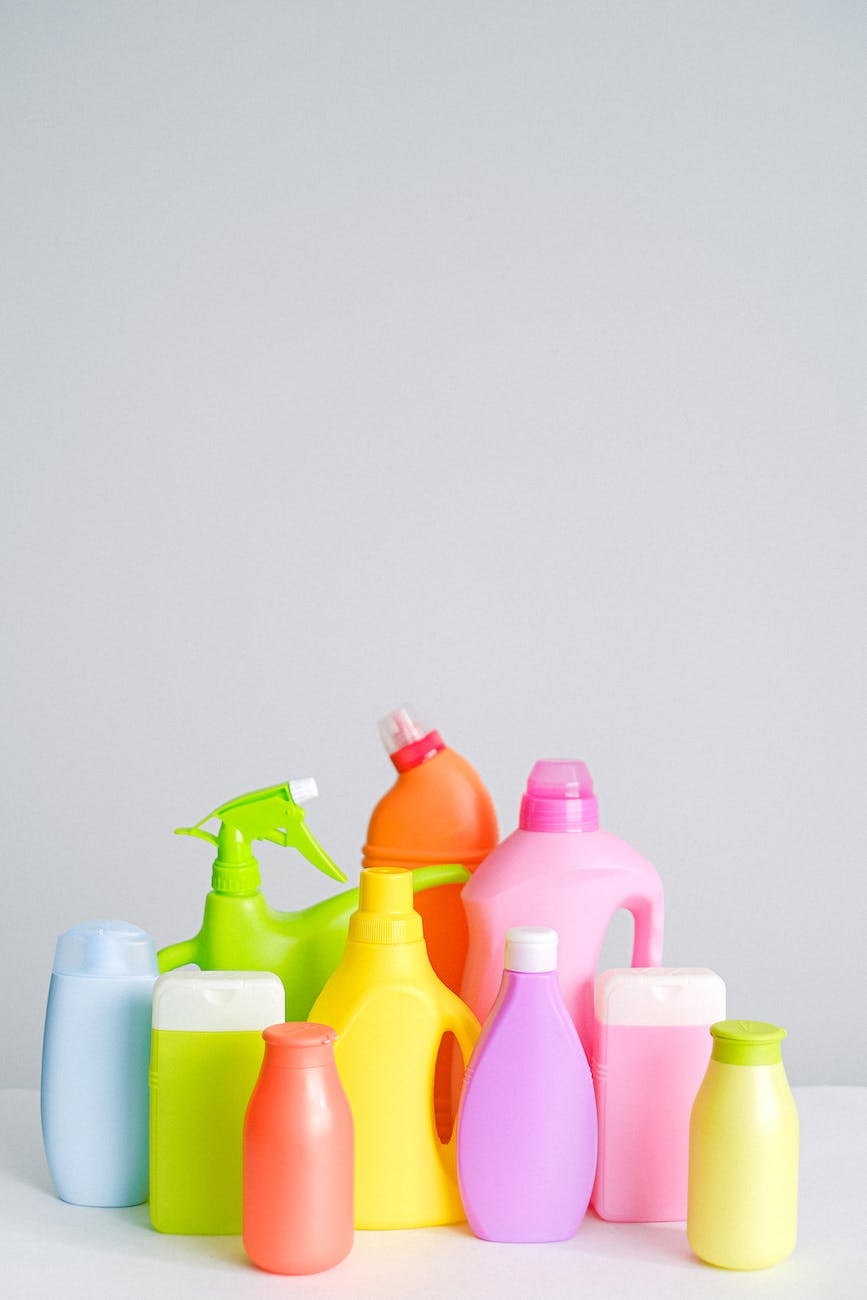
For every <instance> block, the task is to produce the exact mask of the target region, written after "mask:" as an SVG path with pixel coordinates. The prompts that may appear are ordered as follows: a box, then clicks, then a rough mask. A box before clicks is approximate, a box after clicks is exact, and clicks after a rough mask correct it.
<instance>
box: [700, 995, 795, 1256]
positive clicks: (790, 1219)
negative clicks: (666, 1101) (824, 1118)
mask: <svg viewBox="0 0 867 1300" xmlns="http://www.w3.org/2000/svg"><path fill="white" fill-rule="evenodd" d="M710 1032H711V1034H712V1036H713V1050H712V1052H711V1059H710V1062H709V1064H708V1067H707V1073H706V1074H705V1077H704V1079H703V1081H702V1084H701V1087H700V1088H699V1090H698V1095H697V1096H696V1099H695V1102H694V1104H693V1107H692V1115H691V1117H690V1124H689V1194H688V1207H687V1216H686V1233H687V1237H688V1239H689V1244H690V1246H691V1247H692V1249H693V1250H694V1251H695V1253H696V1255H698V1257H699V1259H703V1260H704V1261H705V1262H706V1263H708V1264H715V1265H716V1266H717V1268H733V1269H753V1268H768V1267H769V1266H770V1265H771V1264H778V1263H779V1262H780V1260H783V1259H785V1258H786V1256H787V1255H790V1254H791V1253H792V1251H793V1250H794V1249H795V1239H796V1236H797V1230H798V1112H797V1109H796V1107H795V1099H794V1097H793V1096H792V1093H791V1089H790V1088H789V1082H788V1079H787V1078H786V1071H785V1068H784V1066H783V1058H782V1054H781V1052H780V1040H781V1039H783V1038H784V1037H785V1033H786V1031H785V1030H784V1029H779V1028H778V1027H777V1026H776V1025H768V1024H764V1023H763V1022H760V1021H756V1020H723V1021H720V1022H719V1023H718V1024H715V1025H712V1026H711V1031H710Z"/></svg>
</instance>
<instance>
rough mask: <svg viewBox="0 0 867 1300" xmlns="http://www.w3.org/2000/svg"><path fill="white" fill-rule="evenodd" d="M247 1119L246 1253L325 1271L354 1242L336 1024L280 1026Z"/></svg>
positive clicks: (271, 1036)
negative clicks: (336, 1049) (338, 1068)
mask: <svg viewBox="0 0 867 1300" xmlns="http://www.w3.org/2000/svg"><path fill="white" fill-rule="evenodd" d="M262 1037H263V1038H264V1039H265V1059H264V1060H263V1062H262V1071H261V1073H260V1075H259V1079H258V1082H257V1083H256V1087H255V1088H254V1090H253V1095H252V1097H251V1098H250V1104H249V1106H248V1107H247V1116H246V1119H245V1120H244V1247H245V1249H246V1251H247V1254H248V1255H249V1256H250V1258H251V1259H252V1261H253V1263H254V1264H256V1265H258V1267H259V1268H264V1269H266V1270H267V1271H268V1272H269V1273H318V1272H321V1271H322V1270H323V1269H326V1268H333V1266H334V1265H335V1264H339V1263H340V1261H341V1260H342V1259H344V1258H345V1257H346V1256H347V1255H348V1254H349V1252H350V1250H351V1249H352V1242H353V1238H354V1208H353V1183H354V1160H355V1155H354V1144H353V1127H352V1111H351V1110H350V1108H349V1102H348V1101H347V1099H346V1093H345V1092H344V1091H343V1088H342V1086H341V1083H340V1078H339V1076H338V1073H337V1067H336V1065H335V1063H334V1040H335V1037H336V1035H335V1033H334V1030H333V1029H331V1028H329V1027H328V1026H327V1025H316V1024H287V1025H271V1026H270V1028H268V1029H266V1030H265V1032H264V1034H263V1035H262Z"/></svg>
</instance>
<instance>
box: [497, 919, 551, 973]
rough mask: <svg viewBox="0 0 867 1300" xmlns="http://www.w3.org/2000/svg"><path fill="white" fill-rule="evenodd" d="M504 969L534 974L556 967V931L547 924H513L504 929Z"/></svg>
mask: <svg viewBox="0 0 867 1300" xmlns="http://www.w3.org/2000/svg"><path fill="white" fill-rule="evenodd" d="M503 964H504V966H505V968H506V970H513V971H523V972H526V973H528V974H536V973H540V972H542V971H548V970H556V969H557V931H556V930H552V929H550V928H549V927H548V926H547V925H514V926H512V928H511V929H510V930H507V931H506V957H505V961H504V963H503Z"/></svg>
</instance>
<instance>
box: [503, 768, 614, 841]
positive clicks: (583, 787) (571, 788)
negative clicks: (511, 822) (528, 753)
mask: <svg viewBox="0 0 867 1300" xmlns="http://www.w3.org/2000/svg"><path fill="white" fill-rule="evenodd" d="M518 824H519V826H520V827H521V830H523V831H597V830H598V829H599V807H598V805H597V803H596V795H595V794H594V793H593V778H592V777H591V775H590V773H589V771H588V770H587V764H586V763H582V762H580V761H579V760H577V759H571V758H547V759H542V760H541V761H540V762H538V763H535V764H534V765H533V770H532V772H531V773H530V775H529V778H528V780H527V791H526V794H525V795H524V796H523V798H522V799H521V817H520V821H519V823H518Z"/></svg>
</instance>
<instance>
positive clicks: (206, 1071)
mask: <svg viewBox="0 0 867 1300" xmlns="http://www.w3.org/2000/svg"><path fill="white" fill-rule="evenodd" d="M282 1020H283V986H282V984H281V983H280V981H279V979H278V978H277V976H276V975H274V974H272V973H271V972H270V971H198V970H178V971H170V972H169V973H168V974H166V975H161V976H160V978H159V979H158V980H157V982H156V985H155V987H154V1001H153V1033H152V1036H151V1064H150V1090H151V1106H150V1170H151V1194H150V1213H151V1223H152V1224H153V1226H154V1227H155V1228H156V1229H157V1231H158V1232H174V1233H195V1234H202V1235H205V1236H216V1235H219V1234H226V1233H238V1232H240V1231H241V1228H242V1224H243V1158H242V1152H243V1145H242V1144H243V1132H244V1114H245V1112H246V1109H247V1103H248V1102H249V1100H250V1094H251V1093H252V1091H253V1088H254V1086H255V1083H256V1078H257V1076H258V1074H259V1069H260V1067H261V1065H262V1055H263V1053H264V1050H265V1045H264V1043H263V1041H262V1031H263V1029H265V1028H267V1026H268V1025H273V1024H275V1023H277V1022H279V1021H282Z"/></svg>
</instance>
